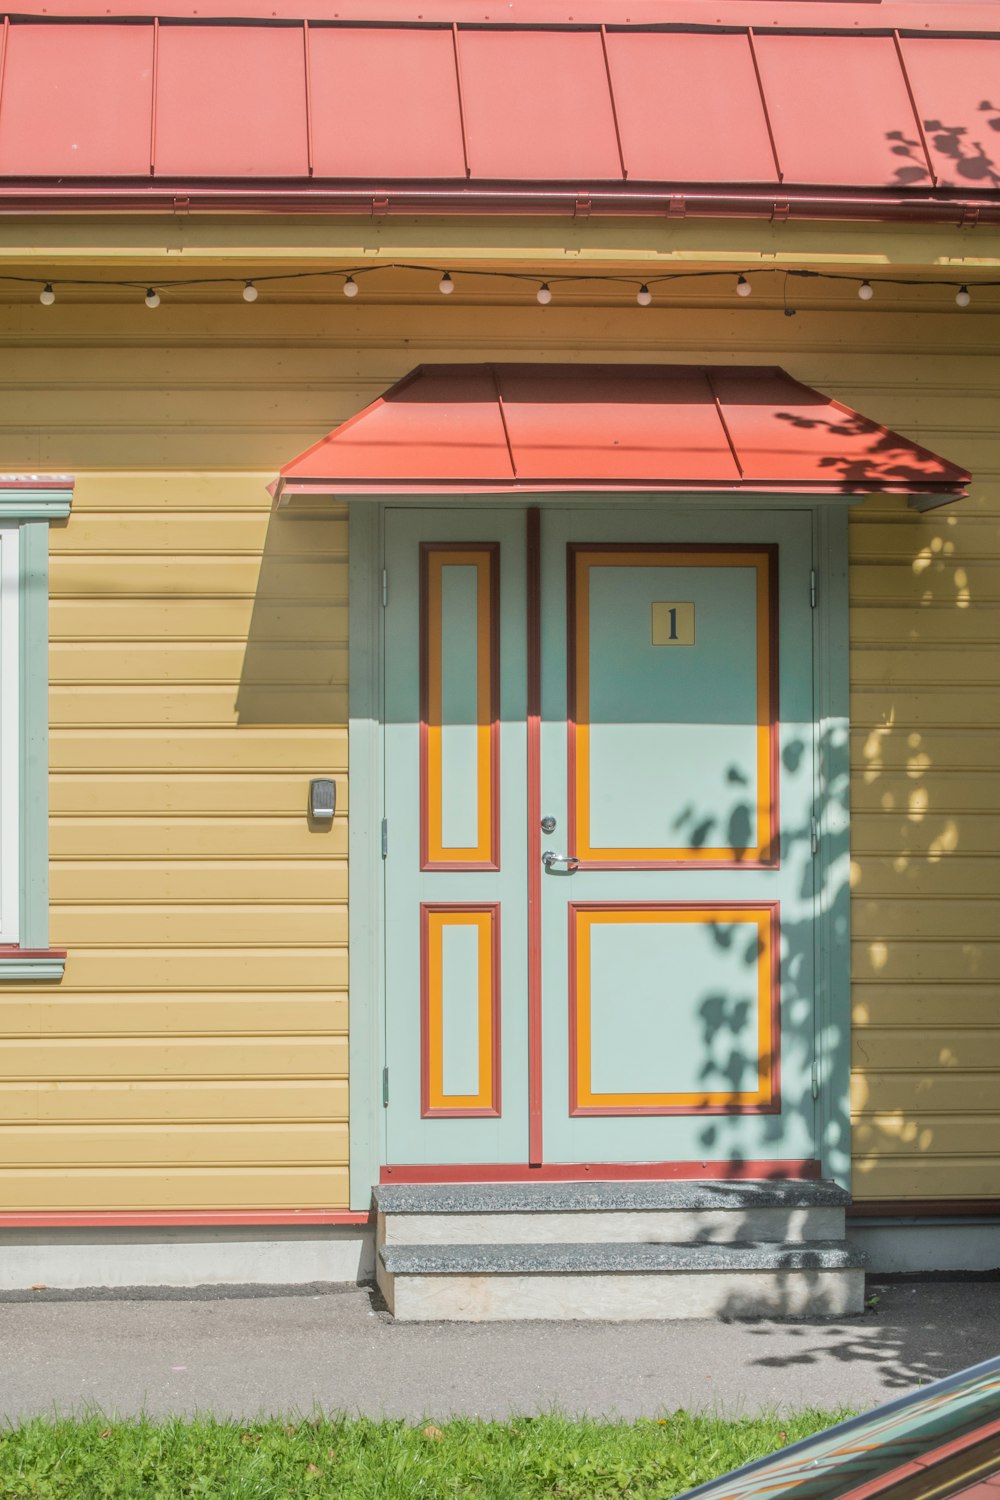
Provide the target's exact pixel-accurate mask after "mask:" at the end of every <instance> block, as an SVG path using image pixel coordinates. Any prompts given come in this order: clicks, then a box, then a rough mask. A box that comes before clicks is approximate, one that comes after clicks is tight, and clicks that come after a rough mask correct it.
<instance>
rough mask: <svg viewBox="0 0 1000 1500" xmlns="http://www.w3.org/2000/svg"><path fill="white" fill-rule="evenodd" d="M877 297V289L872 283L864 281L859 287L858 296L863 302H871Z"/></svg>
mask: <svg viewBox="0 0 1000 1500" xmlns="http://www.w3.org/2000/svg"><path fill="white" fill-rule="evenodd" d="M874 295H875V288H874V287H873V286H872V284H871V282H870V281H863V282H862V283H861V285H860V286H859V287H858V296H859V297H860V298H861V300H862V302H870V301H871V300H872V298H873V297H874Z"/></svg>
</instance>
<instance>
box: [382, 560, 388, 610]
mask: <svg viewBox="0 0 1000 1500" xmlns="http://www.w3.org/2000/svg"><path fill="white" fill-rule="evenodd" d="M388 603H389V569H388V568H383V569H382V608H383V609H385V608H386V607H387V605H388Z"/></svg>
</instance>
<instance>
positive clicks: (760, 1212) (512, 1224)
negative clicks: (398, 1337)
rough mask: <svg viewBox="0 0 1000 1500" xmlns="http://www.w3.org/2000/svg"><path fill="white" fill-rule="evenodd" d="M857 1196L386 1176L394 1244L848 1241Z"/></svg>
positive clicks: (771, 1188) (382, 1230)
mask: <svg viewBox="0 0 1000 1500" xmlns="http://www.w3.org/2000/svg"><path fill="white" fill-rule="evenodd" d="M849 1201H850V1200H849V1196H848V1194H847V1193H846V1192H845V1191H844V1190H843V1188H840V1187H838V1186H837V1185H836V1183H832V1182H763V1181H761V1182H756V1181H754V1182H751V1181H747V1182H739V1183H736V1182H734V1183H714V1182H713V1183H708V1182H555V1183H469V1184H466V1183H462V1184H458V1185H455V1186H447V1187H446V1186H439V1185H434V1186H428V1185H418V1186H412V1187H411V1186H405V1185H403V1184H400V1183H391V1184H384V1185H382V1186H380V1187H378V1188H376V1189H375V1202H376V1205H377V1208H378V1215H379V1225H378V1228H379V1236H378V1237H379V1243H380V1244H385V1245H480V1244H489V1245H524V1244H608V1243H613V1244H638V1243H643V1244H672V1245H676V1244H692V1243H704V1242H706V1241H710V1242H727V1241H734V1240H752V1241H770V1242H772V1243H774V1244H804V1243H809V1242H812V1241H816V1240H839V1239H843V1237H844V1232H845V1220H844V1211H845V1209H846V1206H847V1204H848V1202H849Z"/></svg>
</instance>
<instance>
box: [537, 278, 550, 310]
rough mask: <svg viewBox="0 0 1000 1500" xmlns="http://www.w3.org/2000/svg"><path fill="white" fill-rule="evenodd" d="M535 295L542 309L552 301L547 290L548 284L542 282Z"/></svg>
mask: <svg viewBox="0 0 1000 1500" xmlns="http://www.w3.org/2000/svg"><path fill="white" fill-rule="evenodd" d="M535 295H536V297H537V298H538V300H539V302H540V303H541V304H542V306H543V307H548V305H549V303H550V302H551V301H552V293H551V291H550V290H549V284H548V282H547V281H543V282H542V284H541V286H540V287H539V288H538V291H537V292H536V293H535Z"/></svg>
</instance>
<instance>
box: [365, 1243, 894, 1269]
mask: <svg viewBox="0 0 1000 1500" xmlns="http://www.w3.org/2000/svg"><path fill="white" fill-rule="evenodd" d="M379 1261H380V1262H381V1265H382V1267H383V1268H384V1269H385V1271H386V1272H388V1274H389V1275H391V1276H414V1275H417V1276H468V1275H490V1276H519V1275H520V1276H523V1275H533V1276H539V1275H543V1276H548V1275H560V1274H566V1273H575V1274H586V1275H607V1274H612V1275H630V1274H633V1273H635V1272H646V1273H649V1272H658V1273H664V1272H666V1273H670V1272H676V1271H683V1272H686V1273H692V1272H696V1273H706V1272H712V1271H797V1272H804V1273H808V1272H809V1271H842V1270H860V1269H863V1267H864V1266H865V1264H866V1261H867V1257H866V1255H865V1253H864V1251H863V1250H860V1249H858V1248H857V1246H855V1245H852V1244H851V1243H850V1242H849V1241H843V1240H816V1241H813V1242H812V1243H811V1244H804V1245H778V1244H772V1243H768V1242H764V1243H756V1244H752V1243H750V1242H746V1241H744V1242H742V1243H739V1244H731V1243H730V1244H720V1243H711V1244H704V1243H702V1244H691V1245H674V1244H656V1245H650V1244H592V1245H586V1244H584V1245H576V1244H562V1245H551V1244H550V1245H546V1244H518V1245H383V1246H381V1247H380V1249H379Z"/></svg>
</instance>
